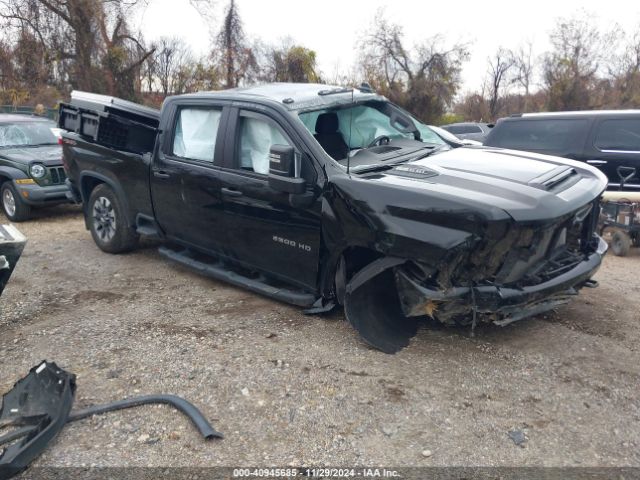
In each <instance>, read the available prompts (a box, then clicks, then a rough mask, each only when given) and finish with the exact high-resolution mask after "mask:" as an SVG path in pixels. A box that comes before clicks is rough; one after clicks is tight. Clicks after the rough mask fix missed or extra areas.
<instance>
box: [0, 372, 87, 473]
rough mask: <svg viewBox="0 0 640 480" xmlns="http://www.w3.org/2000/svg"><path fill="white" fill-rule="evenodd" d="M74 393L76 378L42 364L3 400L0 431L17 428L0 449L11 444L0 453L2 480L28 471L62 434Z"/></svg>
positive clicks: (3, 439) (1, 442) (3, 438)
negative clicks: (59, 434)
mask: <svg viewBox="0 0 640 480" xmlns="http://www.w3.org/2000/svg"><path fill="white" fill-rule="evenodd" d="M75 393H76V377H75V375H73V374H70V373H67V372H65V371H64V370H62V369H61V368H59V367H58V366H57V365H56V364H55V363H49V362H42V363H41V364H39V365H38V366H35V367H33V368H32V369H31V370H30V371H29V374H28V375H27V376H26V377H24V378H23V379H22V380H19V381H18V382H17V383H16V384H15V385H14V386H13V389H12V390H10V391H9V392H7V393H6V394H5V395H4V396H3V397H2V410H0V429H4V428H5V427H12V426H13V427H18V429H17V430H14V431H12V432H9V433H8V434H6V435H3V436H0V446H2V445H4V444H7V443H8V444H9V445H8V446H7V447H6V448H5V449H4V451H3V452H2V453H1V454H0V480H5V479H7V478H10V477H12V476H14V475H16V474H18V473H20V472H21V471H22V470H24V469H25V468H27V467H28V466H29V464H30V463H31V462H32V461H33V460H35V459H36V457H38V456H39V455H40V454H41V453H42V452H43V451H44V449H45V448H46V447H47V445H48V444H49V442H51V441H52V440H53V439H54V438H55V437H56V436H57V435H58V433H60V431H61V430H62V428H63V427H64V426H65V424H66V423H67V418H68V417H69V412H70V411H71V407H72V405H73V399H74V396H75ZM1 431H2V430H0V432H1ZM10 442H12V443H10Z"/></svg>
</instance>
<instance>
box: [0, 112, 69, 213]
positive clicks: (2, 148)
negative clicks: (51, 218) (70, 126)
mask: <svg viewBox="0 0 640 480" xmlns="http://www.w3.org/2000/svg"><path fill="white" fill-rule="evenodd" d="M56 132H58V129H57V125H56V123H55V122H52V121H51V120H47V119H44V118H39V117H34V116H29V115H13V114H0V198H1V199H2V209H3V211H4V214H5V215H6V216H7V218H9V220H11V221H13V222H21V221H23V220H27V219H29V217H30V215H31V209H32V207H44V206H48V205H56V204H59V203H65V202H68V201H69V199H68V198H67V192H68V189H67V187H66V185H65V180H66V174H65V171H64V167H63V166H62V147H61V146H60V145H59V136H58V135H57V134H56Z"/></svg>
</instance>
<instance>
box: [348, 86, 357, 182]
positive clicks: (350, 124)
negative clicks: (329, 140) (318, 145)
mask: <svg viewBox="0 0 640 480" xmlns="http://www.w3.org/2000/svg"><path fill="white" fill-rule="evenodd" d="M354 90H355V88H354V87H351V108H349V141H348V142H347V175H349V164H350V163H351V127H352V125H353V99H354Z"/></svg>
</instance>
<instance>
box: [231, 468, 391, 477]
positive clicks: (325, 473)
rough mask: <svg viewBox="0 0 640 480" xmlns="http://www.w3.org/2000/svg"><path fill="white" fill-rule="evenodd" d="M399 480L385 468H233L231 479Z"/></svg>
mask: <svg viewBox="0 0 640 480" xmlns="http://www.w3.org/2000/svg"><path fill="white" fill-rule="evenodd" d="M298 476H299V477H304V478H399V477H400V473H399V472H398V471H397V470H391V469H386V468H235V469H234V470H233V478H252V477H253V478H260V477H262V478H270V477H271V478H291V477H298Z"/></svg>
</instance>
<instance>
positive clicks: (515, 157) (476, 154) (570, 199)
mask: <svg viewBox="0 0 640 480" xmlns="http://www.w3.org/2000/svg"><path fill="white" fill-rule="evenodd" d="M364 177H366V178H368V179H370V180H373V181H375V182H379V183H381V184H384V185H389V186H396V187H401V188H405V189H409V190H413V191H415V192H416V193H418V192H422V193H424V194H427V197H431V196H436V197H438V198H439V199H442V200H444V199H448V200H450V201H454V202H456V203H463V204H466V205H467V206H469V207H470V208H473V207H475V208H476V209H477V210H484V211H486V212H490V211H495V209H496V208H497V209H500V210H503V211H504V212H506V213H508V214H509V215H510V216H511V217H512V218H513V219H514V220H516V221H541V220H549V219H553V218H557V217H561V216H563V215H565V214H567V213H569V212H571V211H574V210H576V209H577V208H579V207H581V206H583V205H585V204H587V203H589V202H591V201H592V200H594V199H595V198H596V197H598V196H599V195H601V194H602V192H603V191H604V190H605V188H606V186H607V179H606V177H605V176H604V174H602V173H601V172H600V171H599V170H597V169H595V168H593V167H590V166H589V165H587V164H584V163H581V162H575V161H571V160H567V159H564V158H558V157H552V156H548V155H540V154H534V153H528V152H519V151H512V150H504V149H498V148H487V147H462V148H456V149H452V150H448V151H445V152H442V153H436V154H433V155H431V156H429V157H426V158H422V159H419V160H415V161H411V162H407V163H403V164H401V165H398V166H396V167H394V168H392V169H390V170H386V171H384V172H382V173H380V172H377V173H376V174H374V175H370V176H367V175H365V176H364ZM427 197H425V202H426V201H427V200H426V198H427ZM416 206H417V205H416Z"/></svg>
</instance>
